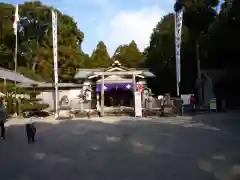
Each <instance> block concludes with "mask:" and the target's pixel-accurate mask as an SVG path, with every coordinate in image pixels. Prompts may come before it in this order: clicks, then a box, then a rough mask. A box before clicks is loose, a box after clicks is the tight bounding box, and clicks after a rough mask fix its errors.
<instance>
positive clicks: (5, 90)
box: [3, 79, 7, 107]
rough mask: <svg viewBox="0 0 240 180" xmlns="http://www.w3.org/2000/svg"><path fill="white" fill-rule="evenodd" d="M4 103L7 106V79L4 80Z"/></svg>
mask: <svg viewBox="0 0 240 180" xmlns="http://www.w3.org/2000/svg"><path fill="white" fill-rule="evenodd" d="M3 94H4V96H3V105H4V107H5V105H6V101H7V81H6V79H4V80H3Z"/></svg>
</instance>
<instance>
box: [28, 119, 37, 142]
mask: <svg viewBox="0 0 240 180" xmlns="http://www.w3.org/2000/svg"><path fill="white" fill-rule="evenodd" d="M26 133H27V139H28V144H31V143H34V142H35V134H36V127H35V125H34V124H33V123H28V124H26Z"/></svg>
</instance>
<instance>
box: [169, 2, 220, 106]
mask: <svg viewBox="0 0 240 180" xmlns="http://www.w3.org/2000/svg"><path fill="white" fill-rule="evenodd" d="M218 3H219V1H218V0H194V1H191V0H176V3H175V6H174V8H175V11H176V12H178V11H179V10H181V9H184V14H183V23H184V24H185V25H186V26H187V28H188V32H189V35H190V36H191V39H193V40H194V41H195V46H196V67H197V69H196V70H197V72H198V74H197V79H198V81H197V82H198V87H199V88H198V90H199V91H198V101H199V103H200V104H201V103H202V84H201V83H202V81H201V67H200V46H199V41H200V37H201V35H203V34H205V33H206V32H208V28H209V25H210V24H211V23H212V22H213V21H214V20H215V19H216V16H217V13H216V11H215V10H214V8H215V7H216V6H217V5H218Z"/></svg>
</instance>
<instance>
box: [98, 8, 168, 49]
mask: <svg viewBox="0 0 240 180" xmlns="http://www.w3.org/2000/svg"><path fill="white" fill-rule="evenodd" d="M164 13H165V12H164V11H163V10H162V9H160V8H159V7H158V6H151V7H144V8H142V9H140V10H131V11H120V12H118V13H117V14H116V15H115V16H113V18H112V19H108V21H107V22H105V23H104V24H101V26H100V27H99V29H98V30H99V32H100V34H99V36H100V37H103V40H104V41H105V43H106V45H107V46H108V47H109V53H110V54H113V53H114V51H115V49H116V48H117V47H118V46H119V45H120V44H128V43H129V42H131V41H132V40H135V42H136V43H137V45H138V47H139V49H140V50H141V51H142V50H143V49H144V48H145V47H146V46H147V45H148V43H149V38H150V35H151V33H152V30H153V28H154V27H156V25H157V23H158V22H159V21H160V19H161V17H162V16H163V15H164Z"/></svg>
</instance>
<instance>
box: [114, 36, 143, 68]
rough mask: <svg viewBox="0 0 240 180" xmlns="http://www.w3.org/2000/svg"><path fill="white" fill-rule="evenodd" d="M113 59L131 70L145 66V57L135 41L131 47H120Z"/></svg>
mask: <svg viewBox="0 0 240 180" xmlns="http://www.w3.org/2000/svg"><path fill="white" fill-rule="evenodd" d="M113 59H116V60H118V61H119V62H120V63H121V64H122V65H124V66H126V67H129V68H138V67H141V66H142V65H143V62H144V56H143V54H142V53H141V52H140V50H139V49H138V47H137V44H136V42H135V41H132V42H131V43H130V44H129V45H120V46H119V47H118V48H117V49H116V51H115V53H114V55H113Z"/></svg>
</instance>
